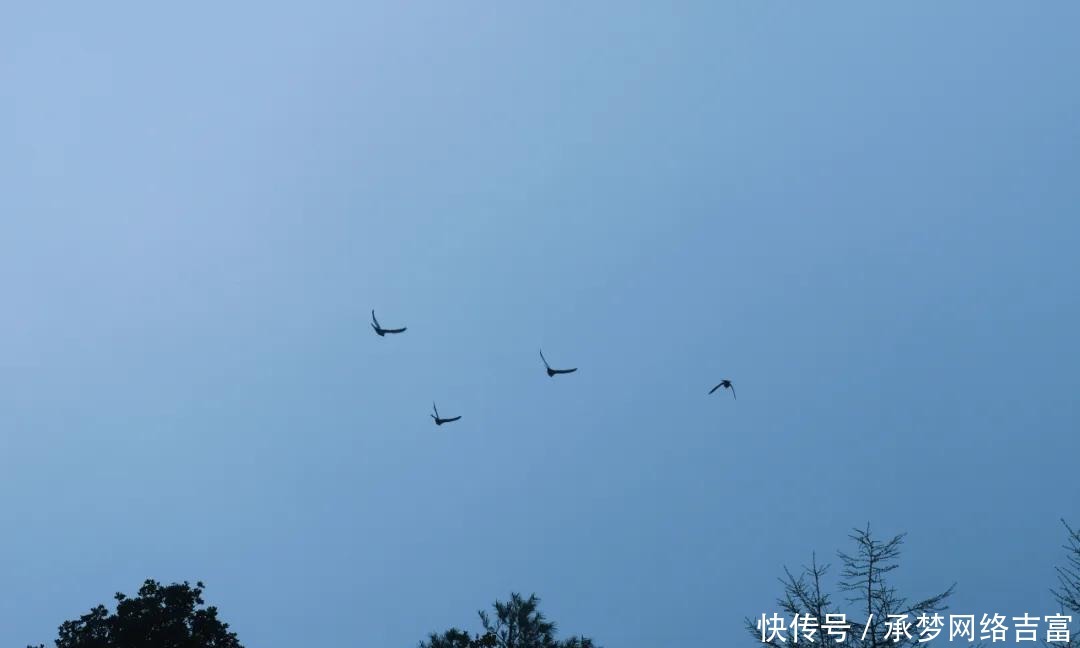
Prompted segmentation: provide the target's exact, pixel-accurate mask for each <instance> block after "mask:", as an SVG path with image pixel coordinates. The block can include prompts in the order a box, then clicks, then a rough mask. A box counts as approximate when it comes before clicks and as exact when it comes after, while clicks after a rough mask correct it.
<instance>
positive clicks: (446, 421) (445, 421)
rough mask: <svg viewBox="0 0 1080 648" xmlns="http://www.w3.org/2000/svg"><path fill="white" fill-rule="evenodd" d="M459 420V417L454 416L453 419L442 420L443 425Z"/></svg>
mask: <svg viewBox="0 0 1080 648" xmlns="http://www.w3.org/2000/svg"><path fill="white" fill-rule="evenodd" d="M460 418H461V417H460V416H455V417H454V418H448V419H443V423H453V422H454V421H456V420H458V419H460Z"/></svg>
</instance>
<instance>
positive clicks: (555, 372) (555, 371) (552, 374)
mask: <svg viewBox="0 0 1080 648" xmlns="http://www.w3.org/2000/svg"><path fill="white" fill-rule="evenodd" d="M540 359H541V360H543V361H544V368H545V369H547V375H548V377H549V378H554V377H555V376H557V375H558V374H568V373H574V372H575V371H577V367H574V368H573V369H552V368H551V365H549V364H548V361H547V358H545V357H544V350H543V349H540Z"/></svg>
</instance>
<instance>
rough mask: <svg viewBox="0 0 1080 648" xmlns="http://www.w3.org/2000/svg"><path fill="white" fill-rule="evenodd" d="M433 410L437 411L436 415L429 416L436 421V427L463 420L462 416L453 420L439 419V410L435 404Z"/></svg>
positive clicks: (432, 406) (432, 405)
mask: <svg viewBox="0 0 1080 648" xmlns="http://www.w3.org/2000/svg"><path fill="white" fill-rule="evenodd" d="M431 409H433V410H435V413H434V414H429V415H428V416H430V417H431V418H433V419H435V425H442V424H443V423H453V422H454V421H456V420H458V419H459V418H461V417H460V416H455V417H453V418H439V408H438V407H435V403H432V404H431Z"/></svg>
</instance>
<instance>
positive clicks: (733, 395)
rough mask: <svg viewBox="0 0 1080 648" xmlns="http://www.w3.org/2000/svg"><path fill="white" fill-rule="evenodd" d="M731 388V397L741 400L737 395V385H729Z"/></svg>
mask: <svg viewBox="0 0 1080 648" xmlns="http://www.w3.org/2000/svg"><path fill="white" fill-rule="evenodd" d="M729 389H731V397H732V398H734V399H735V400H739V399H738V398H736V397H735V385H732V386H731V387H729Z"/></svg>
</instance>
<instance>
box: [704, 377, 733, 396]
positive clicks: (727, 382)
mask: <svg viewBox="0 0 1080 648" xmlns="http://www.w3.org/2000/svg"><path fill="white" fill-rule="evenodd" d="M721 387H723V388H724V389H730V390H731V397H732V398H735V387H733V386H732V384H731V381H730V380H721V381H720V384H719V385H717V386H716V387H713V388H712V389H710V390H709V393H710V394H711V393H713V392H714V391H716V390H717V389H720V388H721ZM735 400H739V399H738V398H735Z"/></svg>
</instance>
